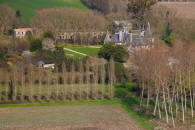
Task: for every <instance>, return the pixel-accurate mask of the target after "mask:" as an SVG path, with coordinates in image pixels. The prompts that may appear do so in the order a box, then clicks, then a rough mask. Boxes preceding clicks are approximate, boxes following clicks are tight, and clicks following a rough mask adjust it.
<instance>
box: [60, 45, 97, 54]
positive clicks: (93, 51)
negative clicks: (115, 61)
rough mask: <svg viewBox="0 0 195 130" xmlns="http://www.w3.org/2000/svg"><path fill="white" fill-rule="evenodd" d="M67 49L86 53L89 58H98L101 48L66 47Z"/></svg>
mask: <svg viewBox="0 0 195 130" xmlns="http://www.w3.org/2000/svg"><path fill="white" fill-rule="evenodd" d="M64 47H65V48H68V49H71V50H74V51H77V52H80V53H84V54H86V55H89V56H98V52H99V50H100V48H95V47H87V46H71V45H66V46H64Z"/></svg>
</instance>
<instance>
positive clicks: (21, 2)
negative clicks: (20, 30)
mask: <svg viewBox="0 0 195 130" xmlns="http://www.w3.org/2000/svg"><path fill="white" fill-rule="evenodd" d="M0 3H4V4H8V5H9V6H10V7H12V8H13V9H15V10H19V11H20V12H21V15H22V17H23V19H24V21H25V22H26V23H30V20H31V19H32V17H33V16H34V14H35V11H36V10H38V9H41V8H55V7H64V8H67V7H72V8H78V9H86V7H85V6H84V5H83V4H82V2H81V1H80V0H0Z"/></svg>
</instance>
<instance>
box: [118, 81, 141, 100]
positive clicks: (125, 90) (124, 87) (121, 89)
mask: <svg viewBox="0 0 195 130" xmlns="http://www.w3.org/2000/svg"><path fill="white" fill-rule="evenodd" d="M132 92H139V86H138V85H136V84H133V83H124V84H121V83H120V84H116V86H115V96H116V97H119V98H125V97H127V96H128V95H131V94H132Z"/></svg>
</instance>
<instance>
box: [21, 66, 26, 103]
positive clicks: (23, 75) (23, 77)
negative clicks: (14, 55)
mask: <svg viewBox="0 0 195 130" xmlns="http://www.w3.org/2000/svg"><path fill="white" fill-rule="evenodd" d="M21 84H22V90H21V98H20V99H21V101H22V102H24V93H25V74H24V66H23V65H22V68H21Z"/></svg>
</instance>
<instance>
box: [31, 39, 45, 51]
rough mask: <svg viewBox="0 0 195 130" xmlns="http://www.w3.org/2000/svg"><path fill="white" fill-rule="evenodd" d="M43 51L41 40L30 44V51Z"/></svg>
mask: <svg viewBox="0 0 195 130" xmlns="http://www.w3.org/2000/svg"><path fill="white" fill-rule="evenodd" d="M41 49H42V41H41V40H40V39H34V40H32V42H31V43H30V51H31V52H33V51H37V50H41Z"/></svg>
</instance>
